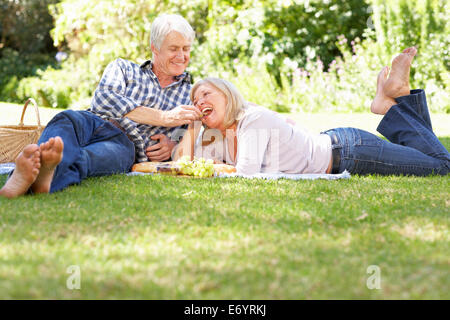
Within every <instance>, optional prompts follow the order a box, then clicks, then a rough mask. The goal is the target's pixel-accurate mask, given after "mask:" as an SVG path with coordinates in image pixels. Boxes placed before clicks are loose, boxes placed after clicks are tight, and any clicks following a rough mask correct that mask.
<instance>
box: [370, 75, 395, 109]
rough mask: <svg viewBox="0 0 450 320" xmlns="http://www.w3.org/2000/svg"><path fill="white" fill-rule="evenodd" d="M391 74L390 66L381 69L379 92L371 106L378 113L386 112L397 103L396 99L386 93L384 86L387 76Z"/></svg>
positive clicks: (378, 79)
mask: <svg viewBox="0 0 450 320" xmlns="http://www.w3.org/2000/svg"><path fill="white" fill-rule="evenodd" d="M388 74H389V67H384V68H383V69H381V71H380V73H379V74H378V78H377V93H376V94H375V98H374V99H373V101H372V105H371V106H370V111H372V112H373V113H376V114H386V112H388V111H389V109H390V108H391V107H392V106H393V105H395V104H396V102H395V100H394V99H393V98H391V97H388V96H387V95H386V94H385V93H384V89H383V88H384V86H385V84H386V81H387V80H388V79H387V76H388Z"/></svg>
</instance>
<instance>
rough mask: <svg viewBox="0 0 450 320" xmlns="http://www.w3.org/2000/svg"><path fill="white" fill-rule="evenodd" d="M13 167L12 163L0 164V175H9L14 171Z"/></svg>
mask: <svg viewBox="0 0 450 320" xmlns="http://www.w3.org/2000/svg"><path fill="white" fill-rule="evenodd" d="M15 167H16V165H15V164H14V162H10V163H0V174H9V173H10V172H11V171H13V170H14V168H15Z"/></svg>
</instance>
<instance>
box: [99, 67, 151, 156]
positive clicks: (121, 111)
mask: <svg viewBox="0 0 450 320" xmlns="http://www.w3.org/2000/svg"><path fill="white" fill-rule="evenodd" d="M126 84H127V77H126V66H125V63H124V61H123V60H122V59H117V60H115V61H113V62H111V63H110V64H109V65H108V66H107V67H106V69H105V72H104V73H103V76H102V79H101V80H100V83H99V85H98V87H97V89H96V90H95V93H94V98H93V99H92V104H91V111H92V112H93V113H95V114H97V115H98V116H100V117H102V118H104V119H105V118H106V119H111V118H112V119H115V120H117V121H118V122H119V124H120V126H121V127H122V128H123V129H124V130H125V132H126V133H127V135H128V136H129V137H130V138H131V139H132V141H133V143H134V145H135V147H136V157H137V159H136V160H137V162H142V161H147V156H146V155H145V146H146V145H147V142H148V141H147V140H148V138H147V137H145V136H143V135H142V133H141V132H140V131H139V129H138V124H137V123H136V122H134V121H132V120H131V119H128V118H127V117H125V115H126V114H127V113H129V112H131V111H132V110H134V109H135V108H137V107H138V106H139V103H137V102H136V101H134V100H133V99H131V98H130V97H128V96H127V95H126V90H127V87H126ZM129 85H130V86H132V85H133V83H130V84H129Z"/></svg>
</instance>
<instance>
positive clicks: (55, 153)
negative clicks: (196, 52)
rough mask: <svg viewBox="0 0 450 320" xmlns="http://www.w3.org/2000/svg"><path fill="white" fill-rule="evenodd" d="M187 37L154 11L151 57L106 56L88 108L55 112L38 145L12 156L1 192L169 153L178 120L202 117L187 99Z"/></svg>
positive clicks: (176, 22)
mask: <svg viewBox="0 0 450 320" xmlns="http://www.w3.org/2000/svg"><path fill="white" fill-rule="evenodd" d="M194 37H195V33H194V30H193V29H192V27H191V26H190V25H189V23H188V22H187V21H186V20H185V19H184V18H182V17H181V16H178V15H161V16H159V17H157V18H156V19H155V21H154V22H153V24H152V28H151V50H152V53H153V60H152V61H150V60H148V61H146V62H144V63H143V64H142V65H140V66H139V65H137V64H135V63H132V62H130V61H127V60H123V59H117V60H115V61H113V62H111V63H110V64H109V65H108V66H107V68H106V70H105V72H104V74H103V76H102V79H101V80H100V83H99V85H98V87H97V89H96V91H95V94H94V97H93V99H92V105H91V108H90V109H89V110H87V111H73V110H67V111H64V112H61V113H59V114H57V115H56V116H55V117H54V118H53V119H52V120H51V121H50V122H49V123H48V125H47V127H46V128H45V130H44V132H43V133H42V135H41V137H40V139H39V142H38V144H39V148H37V146H36V145H34V146H28V149H26V150H24V152H23V154H22V155H21V156H20V157H19V160H20V161H19V164H20V165H19V164H18V166H17V168H16V170H15V172H14V173H13V174H12V175H11V177H10V179H9V180H8V181H7V183H6V184H5V187H8V188H7V189H8V190H6V192H5V190H3V192H2V194H3V195H5V196H8V197H15V196H19V195H22V194H24V193H26V192H28V191H29V190H31V191H32V192H34V193H48V192H55V191H59V190H62V189H64V188H66V187H67V186H69V185H72V184H77V183H80V182H81V181H82V180H83V179H85V178H87V177H90V176H100V175H110V174H114V173H124V172H128V171H129V170H130V168H131V166H132V165H133V163H134V162H135V161H137V162H142V161H148V159H150V160H154V161H162V160H167V159H169V158H170V155H171V151H172V148H173V145H174V144H175V142H174V141H172V140H176V138H177V137H180V136H181V135H182V133H181V132H179V131H178V132H177V130H178V129H180V126H182V125H185V124H189V123H191V122H192V121H195V120H197V119H199V118H200V117H201V116H202V114H201V113H200V111H199V110H198V109H197V108H195V107H193V106H191V105H190V100H189V91H190V89H191V78H190V75H189V74H188V73H187V72H185V70H186V67H187V66H188V63H189V58H190V50H191V44H192V42H193V40H194ZM171 138H172V139H171ZM63 149H64V153H63ZM22 162H23V163H26V164H27V165H22ZM16 163H17V161H16ZM37 172H38V173H37Z"/></svg>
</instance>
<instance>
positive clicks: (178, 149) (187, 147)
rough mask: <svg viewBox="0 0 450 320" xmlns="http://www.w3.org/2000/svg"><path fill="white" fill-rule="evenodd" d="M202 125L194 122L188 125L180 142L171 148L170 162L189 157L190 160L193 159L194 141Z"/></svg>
mask: <svg viewBox="0 0 450 320" xmlns="http://www.w3.org/2000/svg"><path fill="white" fill-rule="evenodd" d="M201 128H202V123H201V122H200V121H194V122H193V123H191V124H189V126H188V128H187V131H186V133H185V135H184V136H183V138H182V139H181V141H180V142H179V143H178V144H177V145H176V146H175V147H174V148H173V151H172V160H173V161H177V160H178V159H180V158H181V157H183V156H189V158H190V159H191V160H193V159H194V152H195V150H194V149H195V141H196V140H197V137H198V135H199V134H200V131H201Z"/></svg>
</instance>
